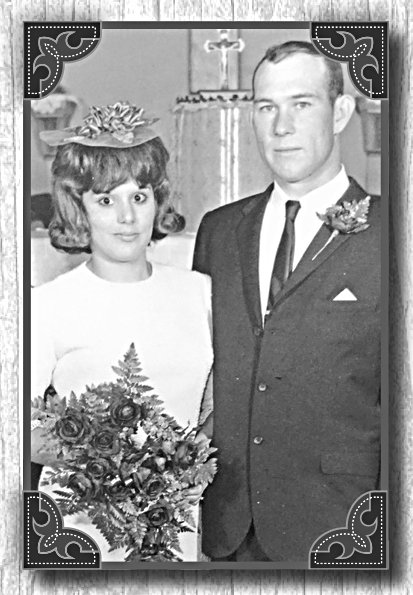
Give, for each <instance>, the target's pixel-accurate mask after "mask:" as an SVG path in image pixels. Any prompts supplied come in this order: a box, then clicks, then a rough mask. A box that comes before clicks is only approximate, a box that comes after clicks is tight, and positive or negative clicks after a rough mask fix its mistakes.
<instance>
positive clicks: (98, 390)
mask: <svg viewBox="0 0 413 595" xmlns="http://www.w3.org/2000/svg"><path fill="white" fill-rule="evenodd" d="M113 369H114V370H115V372H116V374H117V375H118V378H117V381H116V382H113V383H104V384H99V385H98V386H96V387H95V386H91V387H86V390H85V392H84V393H82V394H81V395H80V396H76V395H75V394H74V393H72V394H71V395H70V398H69V399H68V400H66V398H61V397H59V395H54V396H50V397H49V398H48V399H47V401H46V402H45V401H44V400H43V399H41V398H37V399H35V400H34V401H33V403H32V420H34V421H35V424H36V425H39V424H40V425H41V427H42V429H43V434H44V438H45V443H44V447H43V450H44V451H46V452H49V453H54V454H55V455H56V453H57V463H56V465H55V466H54V468H53V471H51V472H49V474H48V476H47V483H49V484H58V485H59V486H61V487H62V488H64V490H55V494H56V495H57V498H56V501H57V503H58V504H59V508H60V510H61V511H62V513H63V514H73V513H77V512H84V513H86V514H87V515H88V516H89V517H90V519H91V522H92V523H93V524H94V525H95V526H96V527H97V528H98V529H99V530H100V531H101V532H102V534H103V535H104V537H105V538H106V540H107V541H108V543H109V544H110V549H111V550H114V549H117V548H120V547H125V548H126V550H127V556H126V561H130V560H141V561H148V560H151V561H167V560H180V558H179V554H180V553H181V550H180V546H179V534H180V533H182V532H185V531H193V530H194V526H195V522H194V518H193V514H192V506H191V499H190V493H189V488H191V487H194V486H198V485H200V484H207V483H209V482H211V481H212V480H213V477H214V475H215V472H216V459H215V458H211V455H212V453H213V452H214V451H215V450H216V449H214V448H212V447H211V446H210V441H201V442H197V441H196V440H195V436H196V432H197V428H182V427H181V426H180V425H179V424H178V423H177V422H176V420H175V419H174V418H173V417H171V416H170V415H168V414H167V413H166V412H165V410H164V407H163V403H162V401H161V399H160V398H159V397H157V396H156V395H154V394H153V389H152V388H151V387H150V386H148V384H146V382H147V380H148V379H147V378H146V377H145V376H143V375H142V370H141V366H140V363H139V360H138V357H137V354H136V351H135V348H134V345H133V344H132V345H131V347H130V349H129V350H128V352H127V353H126V355H125V357H124V360H123V361H122V362H119V365H118V367H114V368H113Z"/></svg>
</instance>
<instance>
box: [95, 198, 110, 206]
mask: <svg viewBox="0 0 413 595" xmlns="http://www.w3.org/2000/svg"><path fill="white" fill-rule="evenodd" d="M98 202H99V204H100V205H103V206H105V207H106V206H108V205H111V204H113V200H112V199H111V198H110V196H102V197H101V198H99V200H98Z"/></svg>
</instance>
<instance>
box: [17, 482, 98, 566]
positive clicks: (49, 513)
mask: <svg viewBox="0 0 413 595" xmlns="http://www.w3.org/2000/svg"><path fill="white" fill-rule="evenodd" d="M24 568H100V551H99V548H98V546H97V545H96V543H95V542H94V540H93V539H92V538H91V537H89V536H88V535H86V534H85V533H83V532H82V531H79V530H78V529H71V528H65V527H64V524H63V519H62V515H61V513H60V510H59V508H58V506H57V504H56V502H55V501H54V500H53V498H51V497H50V496H47V495H46V494H43V493H42V492H26V491H25V492H24Z"/></svg>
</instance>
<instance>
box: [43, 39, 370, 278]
mask: <svg viewBox="0 0 413 595" xmlns="http://www.w3.org/2000/svg"><path fill="white" fill-rule="evenodd" d="M289 39H300V40H306V41H309V32H308V29H307V28H298V29H295V28H288V29H274V28H271V29H268V28H267V29H230V30H226V29H224V30H222V29H221V30H220V29H103V31H102V38H101V41H100V43H99V45H98V47H97V49H96V50H95V51H94V52H93V53H92V54H91V55H89V56H88V57H87V58H86V59H84V60H82V61H79V62H74V63H67V64H65V70H64V73H63V76H62V79H61V85H60V86H59V88H58V90H57V92H56V93H55V94H54V95H51V96H49V97H46V98H45V99H43V100H39V101H33V102H32V110H31V114H32V117H31V217H32V225H31V227H32V231H31V268H32V285H39V284H41V283H44V282H46V281H48V280H51V279H53V278H54V277H55V276H56V275H58V274H60V273H62V272H64V271H66V270H69V269H70V268H72V267H73V266H76V265H77V264H78V263H79V262H81V261H82V260H84V259H85V257H86V255H68V254H66V253H62V252H58V251H57V250H55V249H54V248H52V247H51V245H50V242H49V238H48V233H47V229H46V227H47V224H48V220H49V218H50V210H49V203H50V191H51V175H50V167H51V163H52V160H53V151H52V150H50V148H49V147H47V146H46V145H44V144H43V143H42V142H41V141H40V139H39V131H40V130H43V129H45V128H49V129H50V128H53V127H56V128H62V127H66V126H69V125H70V126H76V125H77V124H79V123H80V121H81V119H82V118H83V116H84V115H85V114H86V113H87V111H88V107H89V106H90V105H106V104H109V103H115V102H116V101H119V100H123V101H125V100H127V101H129V102H130V103H133V104H135V105H137V106H138V107H143V108H144V109H145V110H146V111H148V112H150V113H154V114H156V116H157V117H159V118H160V121H159V122H158V123H157V124H156V125H155V126H156V127H157V129H158V131H159V135H160V136H161V138H162V140H163V141H164V143H165V145H166V147H167V149H168V151H169V152H170V155H171V162H170V167H169V177H170V179H171V185H172V188H173V193H174V198H175V201H176V204H177V207H178V210H179V211H180V212H181V213H182V214H183V215H184V216H185V218H186V221H187V225H186V229H185V231H184V232H182V233H180V234H178V235H176V236H170V237H167V238H166V239H164V240H162V241H160V242H157V243H155V244H154V245H151V246H150V248H149V253H150V258H152V259H153V260H155V261H159V262H163V263H166V264H173V265H175V266H182V267H190V266H191V262H192V253H193V247H194V242H195V235H196V231H197V228H198V225H199V222H200V220H201V218H202V216H203V214H204V213H206V212H207V211H209V210H211V209H214V208H216V207H218V206H220V205H223V204H227V203H228V202H231V201H233V200H237V199H239V198H242V197H244V196H248V195H249V194H253V193H255V192H260V191H262V190H263V189H265V188H266V186H267V185H268V184H269V183H270V182H271V175H270V173H269V171H268V170H267V169H266V167H265V165H264V164H263V162H262V160H261V158H260V156H259V154H258V149H257V147H256V143H255V138H254V134H253V130H252V127H251V124H250V114H251V106H252V102H251V77H252V73H253V70H254V67H255V65H256V64H257V62H258V61H259V60H260V58H261V57H262V56H263V54H264V53H265V50H266V49H267V48H268V47H270V46H271V45H274V44H277V43H282V42H283V41H287V40H289ZM344 70H345V72H346V67H345V68H344ZM345 92H348V93H351V94H353V95H354V96H356V99H357V106H358V109H357V111H356V113H355V114H354V116H353V117H352V120H351V122H350V124H349V126H348V127H347V129H346V131H345V132H344V133H343V134H342V139H341V149H342V157H343V162H344V165H345V167H346V170H347V173H348V174H349V175H351V176H353V177H354V178H355V179H356V180H357V181H358V182H359V183H360V184H361V185H362V186H364V188H365V189H366V190H367V191H368V192H370V193H374V194H379V193H380V178H381V172H380V102H379V101H370V100H366V98H362V97H360V96H359V95H358V93H357V91H356V89H355V88H354V86H353V85H352V83H351V81H350V80H349V78H348V76H346V79H345Z"/></svg>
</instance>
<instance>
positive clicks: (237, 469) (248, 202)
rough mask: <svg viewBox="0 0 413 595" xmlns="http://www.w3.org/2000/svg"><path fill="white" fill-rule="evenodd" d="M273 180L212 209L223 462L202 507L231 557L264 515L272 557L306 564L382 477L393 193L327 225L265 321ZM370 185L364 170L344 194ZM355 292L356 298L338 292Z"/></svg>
mask: <svg viewBox="0 0 413 595" xmlns="http://www.w3.org/2000/svg"><path fill="white" fill-rule="evenodd" d="M271 190H272V188H271V187H270V188H268V189H267V191H266V192H264V193H263V194H258V195H256V196H252V197H249V198H246V199H244V200H241V201H238V202H234V203H232V204H230V205H227V206H225V207H221V208H219V209H217V210H215V211H212V212H210V213H208V214H207V215H206V216H205V217H204V219H203V221H202V223H201V226H200V230H199V233H198V237H197V243H196V248H195V259H194V268H195V269H197V270H199V271H202V272H205V273H207V274H209V275H211V277H212V291H213V318H214V349H215V364H214V365H215V368H214V445H215V446H216V447H217V448H218V453H217V456H218V461H219V470H218V473H217V476H216V479H215V481H214V483H213V484H212V485H211V486H210V487H209V488H208V489H207V491H206V494H205V500H204V508H203V541H204V551H205V553H206V554H208V555H210V556H212V557H213V558H217V557H224V556H227V555H229V554H231V553H232V552H233V551H234V550H235V549H236V548H237V547H238V546H239V545H240V543H241V541H242V540H243V538H244V537H245V535H246V533H247V531H248V528H249V526H250V523H251V520H252V519H253V521H254V526H255V531H256V535H257V538H258V540H259V542H260V544H261V547H262V549H263V550H264V551H265V552H266V553H267V555H268V556H269V557H270V559H272V560H287V561H292V560H294V561H297V560H299V561H306V560H307V559H308V553H309V549H310V547H311V545H312V543H313V542H314V540H315V539H316V538H317V537H319V536H320V535H321V534H322V533H324V532H325V531H327V530H330V529H334V528H336V527H341V526H344V525H345V522H346V516H347V513H348V511H349V508H350V506H351V505H352V503H353V502H354V501H355V499H356V498H357V497H358V496H359V495H361V494H363V493H364V492H366V491H369V490H372V489H374V488H375V487H377V480H378V472H379V454H380V404H379V388H380V312H379V298H380V224H379V219H380V202H379V200H378V199H377V198H374V197H373V198H372V200H371V203H370V212H369V223H370V227H369V228H368V229H367V230H366V231H363V232H360V233H358V234H351V235H340V236H338V237H336V238H335V239H334V240H333V241H332V242H331V243H330V244H329V245H328V246H327V247H326V248H325V249H324V250H323V251H322V252H321V254H320V255H319V256H317V258H316V259H314V260H312V257H313V256H314V255H315V254H316V253H317V251H318V250H319V249H320V248H321V247H322V246H324V244H325V243H326V242H327V240H328V238H329V237H330V233H331V232H330V231H329V230H328V229H327V228H326V227H325V226H323V227H322V228H321V230H320V231H319V232H318V234H317V235H316V237H315V238H314V240H313V242H312V243H311V245H310V246H309V248H308V250H307V252H306V253H305V255H304V256H303V258H302V260H301V261H300V263H299V265H298V267H297V268H296V269H295V270H294V272H293V273H292V275H291V277H290V278H289V279H288V281H287V283H286V284H285V286H284V288H283V289H282V290H281V292H280V293H279V294H278V296H277V299H276V303H275V307H274V310H273V311H272V313H271V315H270V317H269V318H268V320H267V322H266V324H265V327H264V328H263V327H262V319H261V312H260V299H259V286H258V251H259V235H260V229H261V221H262V217H263V213H264V210H265V206H266V203H267V200H268V198H269V196H270V193H271ZM365 196H366V193H365V192H364V191H363V190H362V189H361V188H360V187H359V186H358V185H357V183H356V182H354V181H353V180H352V181H351V185H350V187H349V189H348V191H347V192H346V194H345V195H344V197H343V198H345V199H346V200H353V199H356V200H359V199H361V198H364V197H365ZM346 288H347V289H349V290H350V291H351V292H352V293H353V294H354V295H355V296H356V297H357V301H348V302H339V301H334V300H333V298H334V297H335V296H337V295H338V294H339V293H340V292H341V291H342V290H343V289H346Z"/></svg>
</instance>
